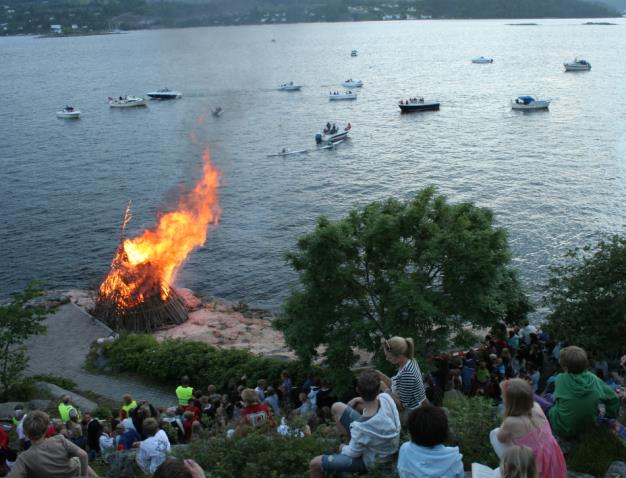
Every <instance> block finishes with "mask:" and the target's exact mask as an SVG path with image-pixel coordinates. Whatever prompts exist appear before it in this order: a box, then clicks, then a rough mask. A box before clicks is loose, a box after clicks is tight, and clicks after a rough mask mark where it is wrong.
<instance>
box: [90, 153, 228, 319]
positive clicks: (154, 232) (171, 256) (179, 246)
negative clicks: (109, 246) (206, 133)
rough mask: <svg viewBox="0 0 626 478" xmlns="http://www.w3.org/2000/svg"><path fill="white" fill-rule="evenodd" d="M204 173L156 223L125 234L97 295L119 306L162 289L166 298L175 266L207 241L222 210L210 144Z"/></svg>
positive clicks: (129, 306) (126, 307) (137, 301)
mask: <svg viewBox="0 0 626 478" xmlns="http://www.w3.org/2000/svg"><path fill="white" fill-rule="evenodd" d="M202 162H203V168H202V169H203V172H202V178H201V179H200V180H199V181H198V183H197V184H196V185H195V186H194V188H193V189H192V190H191V191H190V192H189V193H187V194H185V195H184V196H183V197H182V198H180V199H179V201H178V205H177V207H176V210H175V211H172V212H168V213H165V214H163V215H162V216H161V217H160V218H159V221H158V224H157V225H156V226H155V227H154V228H153V229H146V230H145V231H144V232H143V234H141V235H140V236H138V237H136V238H134V239H126V240H125V241H124V242H123V243H122V245H121V246H120V248H119V249H118V251H117V253H116V254H115V257H114V258H113V261H112V263H111V270H110V271H109V274H108V275H107V277H106V279H105V280H104V281H103V282H102V284H100V288H99V298H98V300H99V301H100V300H104V301H113V302H114V303H115V304H116V307H117V309H118V310H120V311H124V310H129V309H132V308H133V307H136V306H137V305H139V304H141V303H142V302H143V301H144V300H145V299H146V298H149V297H152V296H154V294H156V293H159V294H160V295H161V298H162V299H163V300H166V298H167V296H168V293H169V291H170V286H169V284H171V283H172V282H173V281H174V279H175V278H176V272H177V271H178V270H179V268H180V266H181V265H182V264H183V263H184V261H185V259H186V258H187V256H188V255H189V253H191V252H192V251H193V250H194V249H196V248H197V247H200V246H203V245H204V243H205V241H206V235H207V226H209V225H210V224H217V223H218V221H219V218H220V216H221V213H222V212H221V210H220V208H219V205H218V194H217V189H218V187H219V171H218V170H217V169H216V168H215V167H214V166H213V164H212V163H211V160H210V157H209V151H208V149H205V150H204V151H203V153H202Z"/></svg>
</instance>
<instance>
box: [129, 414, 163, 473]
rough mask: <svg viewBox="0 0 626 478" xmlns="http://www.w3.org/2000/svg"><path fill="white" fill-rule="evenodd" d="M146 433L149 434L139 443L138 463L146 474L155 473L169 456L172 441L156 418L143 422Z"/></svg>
mask: <svg viewBox="0 0 626 478" xmlns="http://www.w3.org/2000/svg"><path fill="white" fill-rule="evenodd" d="M143 430H144V433H145V434H146V435H147V436H148V438H146V439H145V440H143V441H142V442H141V443H140V445H139V451H138V452H137V465H139V468H141V471H143V472H144V473H145V474H147V475H148V474H150V475H151V474H153V473H154V472H155V471H156V469H157V468H158V467H159V466H160V465H161V463H163V462H164V461H165V459H166V458H167V452H168V451H170V448H171V447H170V442H169V440H168V438H167V435H166V434H165V432H163V430H159V424H158V423H157V421H156V419H154V418H146V419H145V420H144V423H143Z"/></svg>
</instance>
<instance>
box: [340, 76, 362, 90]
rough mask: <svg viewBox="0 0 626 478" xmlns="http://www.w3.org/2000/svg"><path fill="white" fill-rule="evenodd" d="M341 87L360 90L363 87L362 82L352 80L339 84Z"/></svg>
mask: <svg viewBox="0 0 626 478" xmlns="http://www.w3.org/2000/svg"><path fill="white" fill-rule="evenodd" d="M341 86H343V87H344V88H361V87H362V86H363V82H362V81H361V80H353V79H352V78H350V79H348V80H346V81H344V82H343V83H341Z"/></svg>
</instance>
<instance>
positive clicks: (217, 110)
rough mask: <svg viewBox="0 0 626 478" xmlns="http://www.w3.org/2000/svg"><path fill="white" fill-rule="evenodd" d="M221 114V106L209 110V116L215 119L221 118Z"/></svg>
mask: <svg viewBox="0 0 626 478" xmlns="http://www.w3.org/2000/svg"><path fill="white" fill-rule="evenodd" d="M223 112H224V110H223V109H222V107H221V106H217V107H215V108H213V109H212V110H211V114H212V115H213V116H215V117H216V118H219V117H220V116H222V113H223Z"/></svg>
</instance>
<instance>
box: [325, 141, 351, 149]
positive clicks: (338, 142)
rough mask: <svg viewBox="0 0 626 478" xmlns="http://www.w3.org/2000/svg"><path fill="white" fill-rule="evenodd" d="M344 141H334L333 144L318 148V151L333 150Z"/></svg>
mask: <svg viewBox="0 0 626 478" xmlns="http://www.w3.org/2000/svg"><path fill="white" fill-rule="evenodd" d="M344 141H345V140H344V139H340V140H339V141H335V142H334V143H330V144H327V145H326V146H322V147H320V149H335V146H337V145H338V144H341V143H343V142H344Z"/></svg>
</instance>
